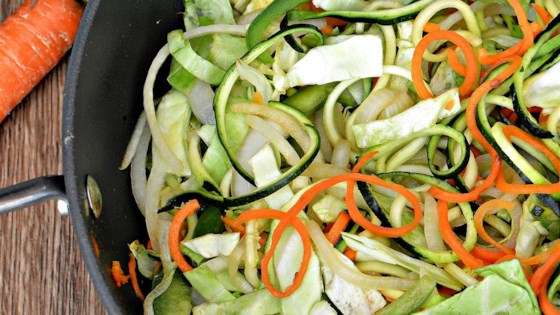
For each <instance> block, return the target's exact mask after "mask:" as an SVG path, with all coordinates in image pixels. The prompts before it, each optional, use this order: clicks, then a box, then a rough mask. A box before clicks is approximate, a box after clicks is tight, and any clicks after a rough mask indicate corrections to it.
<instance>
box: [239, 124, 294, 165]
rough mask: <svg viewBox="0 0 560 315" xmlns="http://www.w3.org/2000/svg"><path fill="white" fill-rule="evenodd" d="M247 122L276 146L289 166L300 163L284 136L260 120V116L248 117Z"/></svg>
mask: <svg viewBox="0 0 560 315" xmlns="http://www.w3.org/2000/svg"><path fill="white" fill-rule="evenodd" d="M245 121H246V122H247V125H249V127H251V128H252V129H254V130H255V131H257V132H258V133H260V134H261V135H262V136H263V137H265V138H266V139H267V140H268V141H269V142H270V143H271V144H272V145H274V146H275V147H276V149H278V151H279V152H280V154H282V156H283V157H284V159H286V162H287V163H288V164H290V165H296V164H297V163H298V162H299V160H300V158H299V155H298V154H297V152H296V150H295V149H294V147H292V145H291V144H290V143H289V142H288V140H286V139H284V137H283V136H282V134H280V132H278V131H277V130H276V128H274V127H273V126H272V125H271V124H269V123H268V122H267V121H266V120H264V119H262V118H259V117H258V116H254V115H247V117H246V118H245Z"/></svg>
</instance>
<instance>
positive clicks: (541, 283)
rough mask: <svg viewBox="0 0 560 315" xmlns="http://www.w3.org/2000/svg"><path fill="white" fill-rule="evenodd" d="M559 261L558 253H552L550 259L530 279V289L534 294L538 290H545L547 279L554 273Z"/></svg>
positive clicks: (559, 254)
mask: <svg viewBox="0 0 560 315" xmlns="http://www.w3.org/2000/svg"><path fill="white" fill-rule="evenodd" d="M559 261H560V251H558V250H557V251H554V253H552V255H550V258H549V259H548V260H547V261H545V262H544V264H542V265H541V266H540V267H539V269H537V271H535V274H534V275H533V278H532V279H531V282H530V284H531V288H532V289H533V292H535V294H537V295H538V294H539V292H540V290H546V286H547V284H548V279H550V276H551V275H552V273H553V272H554V268H555V267H556V264H557V263H558V262H559Z"/></svg>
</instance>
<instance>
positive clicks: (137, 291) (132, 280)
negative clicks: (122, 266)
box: [128, 255, 144, 301]
mask: <svg viewBox="0 0 560 315" xmlns="http://www.w3.org/2000/svg"><path fill="white" fill-rule="evenodd" d="M128 273H129V274H130V283H131V284H132V289H134V294H136V296H137V297H138V298H139V299H140V300H142V301H144V294H143V293H142V290H141V289H140V285H138V278H137V277H136V258H134V255H130V260H129V261H128Z"/></svg>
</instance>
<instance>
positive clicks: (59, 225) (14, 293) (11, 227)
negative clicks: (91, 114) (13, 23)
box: [0, 0, 106, 315]
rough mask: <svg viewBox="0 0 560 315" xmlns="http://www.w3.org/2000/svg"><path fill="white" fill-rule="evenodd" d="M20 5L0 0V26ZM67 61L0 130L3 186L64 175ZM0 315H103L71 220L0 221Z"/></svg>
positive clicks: (30, 215) (50, 208) (23, 216)
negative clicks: (63, 142) (64, 92)
mask: <svg viewBox="0 0 560 315" xmlns="http://www.w3.org/2000/svg"><path fill="white" fill-rule="evenodd" d="M22 2H23V0H0V19H1V15H2V13H4V14H9V13H10V12H13V10H15V9H16V8H17V7H18V6H19V5H20V4H21V3H22ZM67 62H68V56H66V57H65V58H64V60H63V61H62V62H61V63H60V64H59V65H58V67H56V68H55V69H54V70H53V71H52V72H51V73H50V74H49V75H48V76H47V77H46V78H45V79H44V80H43V82H41V84H40V85H39V86H37V87H36V88H35V90H34V91H33V92H32V93H31V94H30V95H29V96H28V97H27V98H26V99H25V100H24V101H23V102H22V103H21V104H20V105H18V107H17V108H16V109H15V110H14V111H13V112H12V113H11V115H10V116H8V118H7V119H6V120H4V121H3V122H2V123H0V187H6V186H9V185H13V184H15V183H18V182H22V181H25V180H29V179H32V178H35V177H38V176H43V175H53V174H61V173H62V152H61V150H62V149H61V148H62V144H61V116H62V92H63V88H64V81H65V74H66V69H67ZM1 72H2V71H1V69H0V80H1V79H2V78H1ZM0 314H2V315H7V314H34V315H35V314H106V312H105V310H104V308H103V306H102V304H101V302H100V301H99V298H98V297H97V295H96V292H95V290H94V288H93V284H92V282H91V280H90V278H89V276H88V274H87V270H86V268H85V265H84V262H83V260H82V257H81V256H80V252H79V249H78V243H77V241H76V239H75V237H74V234H73V232H72V225H71V222H70V217H61V216H60V214H59V213H58V211H57V210H56V204H55V203H54V202H47V203H43V204H41V205H38V206H34V207H30V208H27V209H24V210H19V211H17V212H12V213H9V214H5V215H0Z"/></svg>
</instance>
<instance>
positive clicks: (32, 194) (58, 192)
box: [0, 175, 68, 215]
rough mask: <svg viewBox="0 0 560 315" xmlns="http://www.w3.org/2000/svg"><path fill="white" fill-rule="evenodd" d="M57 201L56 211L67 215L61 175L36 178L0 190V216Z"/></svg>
mask: <svg viewBox="0 0 560 315" xmlns="http://www.w3.org/2000/svg"><path fill="white" fill-rule="evenodd" d="M51 199H58V200H59V202H58V211H59V212H60V214H61V215H67V214H68V206H67V203H68V199H67V197H66V190H65V188H64V177H63V176H62V175H55V176H43V177H38V178H35V179H32V180H29V181H26V182H23V183H19V184H16V185H14V186H9V187H6V188H0V214H3V213H8V212H11V211H14V210H18V209H21V208H25V207H29V206H31V205H33V204H36V203H39V202H41V201H45V200H51Z"/></svg>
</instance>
